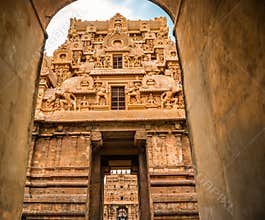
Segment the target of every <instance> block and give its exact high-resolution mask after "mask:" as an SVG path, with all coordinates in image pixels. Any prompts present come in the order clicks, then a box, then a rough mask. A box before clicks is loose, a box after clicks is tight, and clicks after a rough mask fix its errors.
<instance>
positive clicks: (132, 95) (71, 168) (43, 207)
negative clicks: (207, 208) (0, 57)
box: [22, 14, 199, 220]
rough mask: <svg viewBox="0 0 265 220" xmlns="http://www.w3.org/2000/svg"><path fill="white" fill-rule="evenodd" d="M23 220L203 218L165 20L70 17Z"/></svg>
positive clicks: (37, 125)
mask: <svg viewBox="0 0 265 220" xmlns="http://www.w3.org/2000/svg"><path fill="white" fill-rule="evenodd" d="M22 219H26V220H33V219H34V220H37V219H50V220H55V219H57V220H59V219H68V220H85V219H90V220H103V219H104V220H107V219H111V220H148V219H164V220H170V219H181V220H184V219H185V220H186V219H189V220H191V219H192V220H198V219H199V213H198V207H197V197H196V190H195V181H194V170H193V166H192V159H191V149H190V143H189V138H188V132H187V125H186V118H185V110H184V100H183V93H182V82H181V71H180V66H179V60H178V56H177V52H176V46H175V44H174V43H173V42H172V41H171V40H170V38H169V37H168V27H167V22H166V18H164V17H160V18H155V19H154V20H127V19H126V18H125V17H123V16H122V15H120V14H116V15H115V16H114V17H112V18H111V19H110V20H107V21H81V20H77V19H71V22H70V28H69V33H68V37H67V40H66V41H65V43H64V44H63V45H61V46H60V47H59V48H58V49H57V50H56V51H55V52H54V54H53V56H52V57H48V56H44V59H43V63H42V69H41V75H40V81H39V87H38V97H37V103H36V111H35V120H34V129H33V133H32V142H31V145H30V152H29V161H28V170H27V180H26V184H25V195H24V207H23V214H22Z"/></svg>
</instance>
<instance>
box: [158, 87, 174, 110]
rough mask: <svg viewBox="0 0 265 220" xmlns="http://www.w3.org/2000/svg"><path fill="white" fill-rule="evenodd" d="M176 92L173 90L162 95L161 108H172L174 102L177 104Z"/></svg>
mask: <svg viewBox="0 0 265 220" xmlns="http://www.w3.org/2000/svg"><path fill="white" fill-rule="evenodd" d="M174 95H175V92H174V91H173V90H172V88H171V89H170V90H168V91H166V92H164V93H162V95H161V108H171V107H172V102H175V98H174Z"/></svg>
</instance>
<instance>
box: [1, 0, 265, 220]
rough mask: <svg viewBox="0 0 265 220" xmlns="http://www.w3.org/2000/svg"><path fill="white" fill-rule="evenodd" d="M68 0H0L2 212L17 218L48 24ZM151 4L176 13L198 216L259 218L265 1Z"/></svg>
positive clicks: (163, 1) (163, 0) (171, 0)
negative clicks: (36, 88)
mask: <svg viewBox="0 0 265 220" xmlns="http://www.w3.org/2000/svg"><path fill="white" fill-rule="evenodd" d="M69 2H70V1H65V2H62V1H33V0H31V1H26V0H25V1H19V2H17V1H15V0H11V1H3V2H1V4H0V5H1V9H0V10H1V16H2V19H1V21H0V27H1V30H2V31H1V35H0V39H1V41H0V43H1V46H2V47H1V67H2V71H3V72H2V74H1V96H0V100H1V102H0V103H1V105H0V108H1V117H0V120H1V122H2V123H1V154H0V158H1V174H0V184H1V197H0V216H1V219H17V218H18V216H19V214H20V210H21V206H22V200H23V199H22V198H23V183H24V181H23V180H24V175H25V170H26V157H27V153H28V152H27V146H28V140H29V136H30V133H31V132H29V131H30V130H31V119H32V113H31V112H32V106H33V105H34V102H32V100H33V99H32V97H33V96H34V95H35V93H34V91H35V89H34V88H35V83H34V81H36V80H37V79H38V70H39V64H40V63H39V60H40V57H41V51H42V50H41V48H42V47H43V45H44V38H45V31H44V30H45V27H46V25H47V23H48V20H49V19H50V18H51V17H52V16H53V15H54V13H55V12H56V11H57V10H58V9H59V8H61V7H63V6H64V5H65V4H67V3H69ZM154 2H155V3H157V4H158V5H160V6H162V7H163V8H164V9H165V10H166V11H167V12H168V13H169V14H170V15H171V17H173V20H174V21H175V34H176V35H177V38H178V39H177V40H178V47H179V50H180V52H181V53H180V58H181V60H182V67H183V72H184V89H185V94H186V101H187V102H186V103H187V113H188V116H189V124H190V132H191V139H192V143H193V152H194V158H195V162H196V164H197V168H198V173H199V174H200V175H199V178H198V182H197V185H198V193H199V198H198V199H199V205H200V214H201V217H202V219H262V217H264V215H265V214H264V209H263V204H264V203H265V201H264V196H263V192H264V191H265V186H264V183H263V180H264V176H265V174H264V169H263V167H264V156H263V155H264V147H263V142H264V132H265V130H264V115H265V114H264V108H263V106H264V98H263V97H264V85H263V83H262V82H263V81H264V74H262V73H263V71H264V70H263V66H264V51H265V50H264V47H265V46H264V36H265V35H264V29H265V28H264V22H263V21H264V6H263V4H262V3H260V2H258V1H254V2H253V1H238V2H233V3H228V2H222V3H220V2H209V1H206V0H204V1H201V2H200V4H199V3H197V2H192V1H178V2H176V1H174V0H160V1H158V0H157V1H154ZM180 2H182V4H180ZM179 5H180V6H181V7H179ZM176 18H177V19H176ZM32 39H35V40H34V41H32ZM25 48H26V49H25ZM257 57H258V58H259V59H257ZM249 189H251V191H250V190H249ZM249 204H252V205H251V206H249Z"/></svg>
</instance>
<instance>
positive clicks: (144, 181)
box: [89, 131, 150, 220]
mask: <svg viewBox="0 0 265 220" xmlns="http://www.w3.org/2000/svg"><path fill="white" fill-rule="evenodd" d="M134 136H135V131H119V132H118V131H104V132H102V145H98V144H93V149H92V164H91V178H90V201H91V202H90V208H89V216H90V218H91V219H94V217H96V216H99V217H100V218H99V219H103V220H109V219H113V220H142V219H150V214H149V213H150V205H149V193H148V192H149V186H148V177H147V162H146V154H145V146H144V145H142V146H141V145H137V144H136V143H135V141H134Z"/></svg>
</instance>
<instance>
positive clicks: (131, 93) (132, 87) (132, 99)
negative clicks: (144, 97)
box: [127, 82, 141, 104]
mask: <svg viewBox="0 0 265 220" xmlns="http://www.w3.org/2000/svg"><path fill="white" fill-rule="evenodd" d="M139 84H140V83H139V82H130V84H129V88H128V92H127V94H128V97H129V98H128V103H129V104H139V103H141V95H140V90H139V88H140V85H139Z"/></svg>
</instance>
